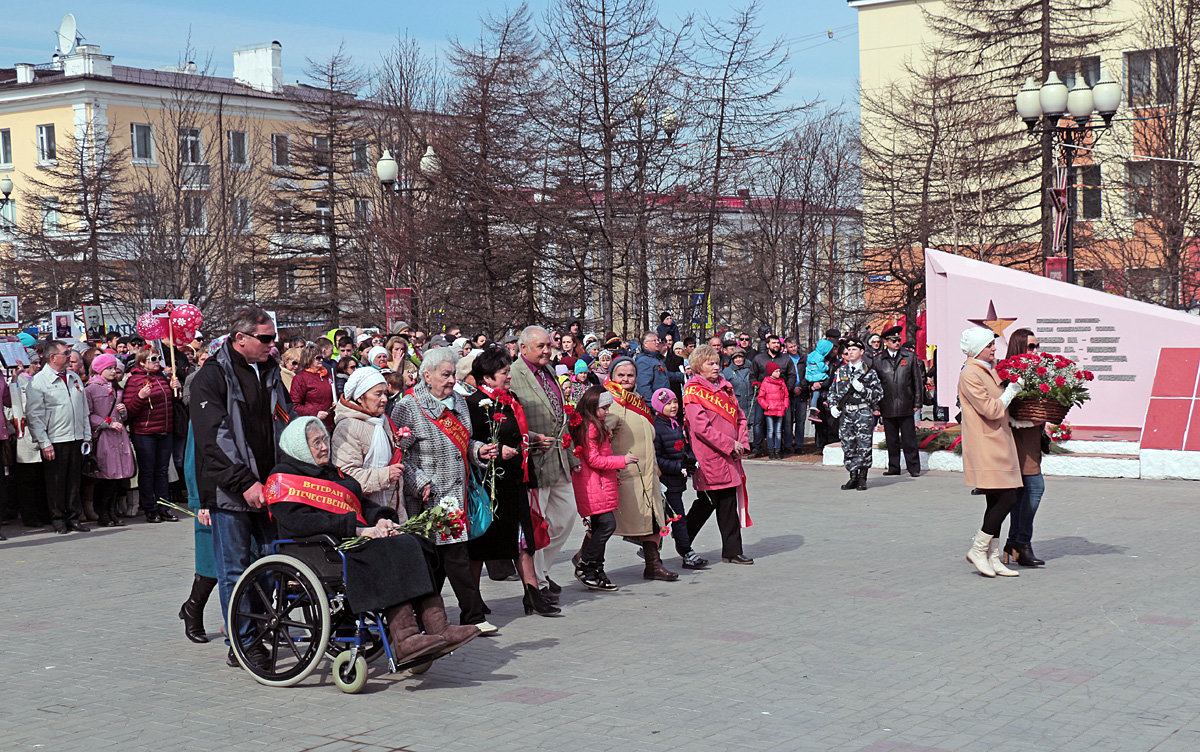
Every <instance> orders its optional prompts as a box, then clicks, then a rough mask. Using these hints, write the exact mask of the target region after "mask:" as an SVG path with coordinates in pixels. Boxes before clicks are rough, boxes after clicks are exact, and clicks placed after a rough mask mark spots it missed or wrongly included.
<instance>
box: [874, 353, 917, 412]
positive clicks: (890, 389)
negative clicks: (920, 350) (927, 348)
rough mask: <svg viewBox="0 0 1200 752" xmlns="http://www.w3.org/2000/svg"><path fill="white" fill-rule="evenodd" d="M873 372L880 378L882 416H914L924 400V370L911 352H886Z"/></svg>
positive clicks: (877, 358) (881, 355) (876, 361)
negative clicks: (892, 353)
mask: <svg viewBox="0 0 1200 752" xmlns="http://www.w3.org/2000/svg"><path fill="white" fill-rule="evenodd" d="M871 370H873V371H875V373H877V374H879V383H880V384H882V385H883V399H882V400H880V402H879V414H880V415H882V416H883V417H885V418H902V417H905V416H909V415H912V414H913V413H914V412H916V411H917V410H918V409H919V408H920V407H921V402H922V400H923V399H924V397H925V366H924V364H923V363H922V362H921V361H920V360H919V359H918V358H917V354H916V353H914V352H913V351H912V350H909V349H906V348H900V349H899V350H898V351H897V352H896V354H895V355H894V356H893V355H891V354H890V353H889V352H888V350H887V349H886V348H885V349H884V351H883V352H881V353H880V354H879V355H876V356H875V358H874V359H873V360H872V361H871Z"/></svg>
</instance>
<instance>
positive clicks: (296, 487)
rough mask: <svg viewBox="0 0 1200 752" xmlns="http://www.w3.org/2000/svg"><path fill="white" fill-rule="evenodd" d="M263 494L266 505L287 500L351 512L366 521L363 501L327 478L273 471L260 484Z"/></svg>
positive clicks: (339, 512)
mask: <svg viewBox="0 0 1200 752" xmlns="http://www.w3.org/2000/svg"><path fill="white" fill-rule="evenodd" d="M263 497H264V498H265V499H266V500H267V505H268V506H269V505H271V504H278V503H279V502H281V501H287V502H292V503H296V504H304V505H305V506H309V507H313V508H314V509H320V510H323V511H326V512H331V513H333V514H345V513H346V512H354V516H355V517H357V518H358V521H359V523H361V524H362V525H363V527H367V521H366V520H365V519H363V514H362V502H361V501H359V500H358V497H357V496H355V495H354V494H352V493H350V492H349V491H348V490H346V488H345V487H344V486H340V485H338V484H337V483H331V482H329V481H327V480H319V479H317V478H308V477H305V476H303V475H291V474H289V473H274V474H273V475H271V476H270V477H268V478H267V483H266V485H265V486H264V487H263Z"/></svg>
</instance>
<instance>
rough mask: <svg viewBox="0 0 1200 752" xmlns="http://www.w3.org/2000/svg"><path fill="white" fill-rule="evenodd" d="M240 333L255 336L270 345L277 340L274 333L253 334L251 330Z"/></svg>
mask: <svg viewBox="0 0 1200 752" xmlns="http://www.w3.org/2000/svg"><path fill="white" fill-rule="evenodd" d="M238 334H243V335H245V336H247V337H253V338H254V339H256V340H258V341H259V342H261V343H263V344H264V345H269V344H271V343H272V342H274V341H275V335H274V334H253V333H251V332H238Z"/></svg>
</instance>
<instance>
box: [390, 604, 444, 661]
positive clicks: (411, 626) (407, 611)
mask: <svg viewBox="0 0 1200 752" xmlns="http://www.w3.org/2000/svg"><path fill="white" fill-rule="evenodd" d="M383 616H384V618H385V619H387V625H388V637H389V638H391V640H392V655H393V656H394V657H395V659H396V663H405V662H407V661H411V660H412V659H414V658H419V657H421V656H423V655H429V654H430V653H436V652H438V651H440V650H442V649H443V648H445V647H446V639H445V638H444V637H442V636H441V635H439V634H434V633H432V632H431V633H429V634H422V633H421V630H420V629H418V628H417V615H416V614H415V613H414V612H413V607H412V605H411V604H408V603H401V604H400V605H399V606H392V607H391V608H389V609H387V610H386V611H384V612H383Z"/></svg>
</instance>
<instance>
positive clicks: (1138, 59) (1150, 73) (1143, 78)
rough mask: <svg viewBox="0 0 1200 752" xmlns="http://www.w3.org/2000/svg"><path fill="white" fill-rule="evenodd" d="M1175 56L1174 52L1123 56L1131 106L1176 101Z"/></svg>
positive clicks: (1154, 51)
mask: <svg viewBox="0 0 1200 752" xmlns="http://www.w3.org/2000/svg"><path fill="white" fill-rule="evenodd" d="M1177 71H1178V56H1177V53H1176V51H1175V50H1174V49H1161V50H1139V51H1138V52H1127V53H1125V80H1126V81H1128V82H1129V88H1128V90H1127V91H1126V96H1127V98H1128V100H1129V104H1131V105H1135V106H1137V105H1149V104H1170V103H1171V102H1174V101H1175V89H1176V84H1177V80H1176V76H1177Z"/></svg>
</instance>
